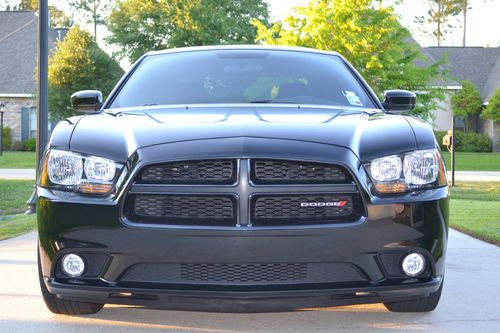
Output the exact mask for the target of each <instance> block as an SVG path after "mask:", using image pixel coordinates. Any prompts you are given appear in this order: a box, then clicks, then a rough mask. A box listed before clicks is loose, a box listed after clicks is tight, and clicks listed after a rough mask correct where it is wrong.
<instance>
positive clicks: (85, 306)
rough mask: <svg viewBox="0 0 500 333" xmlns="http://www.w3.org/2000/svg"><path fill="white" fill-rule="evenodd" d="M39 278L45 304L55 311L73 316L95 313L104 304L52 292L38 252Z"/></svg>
mask: <svg viewBox="0 0 500 333" xmlns="http://www.w3.org/2000/svg"><path fill="white" fill-rule="evenodd" d="M38 280H39V281H40V289H41V291H42V296H43V300H44V301H45V305H46V306H47V308H48V309H49V310H50V311H51V312H53V313H56V314H64V315H72V316H77V315H84V314H93V313H97V312H99V310H101V309H102V307H103V306H104V304H94V303H86V302H74V301H66V300H63V299H60V298H58V297H57V296H56V295H54V294H51V293H50V292H49V290H48V289H47V286H46V285H45V281H43V274H42V268H41V264H40V253H38Z"/></svg>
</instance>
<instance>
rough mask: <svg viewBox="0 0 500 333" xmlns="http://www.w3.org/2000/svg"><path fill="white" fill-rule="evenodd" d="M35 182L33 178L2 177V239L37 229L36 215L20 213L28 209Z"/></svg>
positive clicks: (0, 206)
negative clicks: (27, 202) (27, 203)
mask: <svg viewBox="0 0 500 333" xmlns="http://www.w3.org/2000/svg"><path fill="white" fill-rule="evenodd" d="M33 184H34V181H32V180H6V179H0V240H2V239H6V238H10V237H14V236H17V235H21V234H24V233H27V232H29V231H31V230H35V228H36V215H34V214H33V215H25V214H20V213H22V212H24V211H26V209H28V205H26V200H28V199H29V197H30V196H31V194H32V192H33ZM16 214H17V215H16Z"/></svg>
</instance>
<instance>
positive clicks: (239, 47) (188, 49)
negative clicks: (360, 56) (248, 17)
mask: <svg viewBox="0 0 500 333" xmlns="http://www.w3.org/2000/svg"><path fill="white" fill-rule="evenodd" d="M220 50H233V51H234V50H237V51H240V50H241V51H245V50H263V51H289V52H302V53H316V54H327V55H336V56H340V54H338V53H337V52H333V51H323V50H318V49H312V48H308V47H297V46H279V45H250V44H248V45H247V44H243V45H242V44H238V45H211V46H191V47H179V48H172V49H166V50H160V51H149V52H147V53H146V54H145V55H144V56H148V55H159V54H169V53H181V52H196V51H220ZM340 57H341V56H340Z"/></svg>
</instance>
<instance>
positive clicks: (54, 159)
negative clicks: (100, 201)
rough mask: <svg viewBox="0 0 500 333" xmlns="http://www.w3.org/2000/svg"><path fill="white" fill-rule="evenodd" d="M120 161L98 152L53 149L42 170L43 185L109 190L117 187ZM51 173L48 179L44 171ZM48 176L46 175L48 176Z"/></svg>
mask: <svg viewBox="0 0 500 333" xmlns="http://www.w3.org/2000/svg"><path fill="white" fill-rule="evenodd" d="M119 167H120V166H119V165H117V164H116V163H115V162H113V161H111V160H108V159H105V158H101V157H96V156H83V155H80V154H77V153H73V152H69V151H62V150H50V151H49V152H48V153H47V156H46V159H45V165H44V172H43V173H42V180H41V183H42V186H48V187H50V186H54V185H55V186H56V187H57V186H58V188H60V189H66V190H76V191H79V192H82V193H90V194H108V193H110V192H111V190H112V188H113V182H114V180H115V178H116V174H117V170H119ZM47 174H48V180H49V181H50V184H49V183H48V182H47V180H46V179H45V180H44V179H43V178H44V176H43V175H47ZM45 178H46V177H45Z"/></svg>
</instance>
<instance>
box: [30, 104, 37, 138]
mask: <svg viewBox="0 0 500 333" xmlns="http://www.w3.org/2000/svg"><path fill="white" fill-rule="evenodd" d="M32 138H36V108H30V118H29V137H28V139H32Z"/></svg>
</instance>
